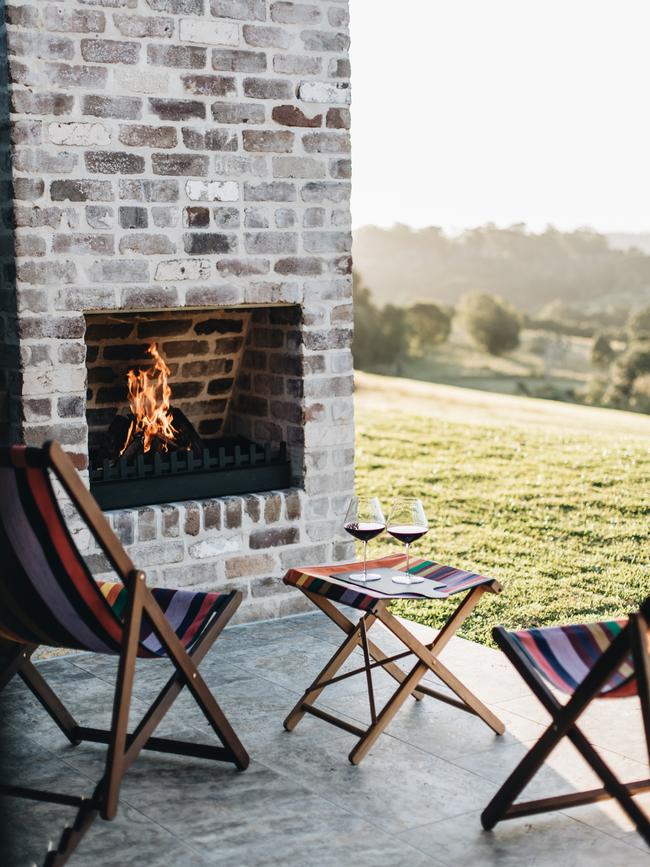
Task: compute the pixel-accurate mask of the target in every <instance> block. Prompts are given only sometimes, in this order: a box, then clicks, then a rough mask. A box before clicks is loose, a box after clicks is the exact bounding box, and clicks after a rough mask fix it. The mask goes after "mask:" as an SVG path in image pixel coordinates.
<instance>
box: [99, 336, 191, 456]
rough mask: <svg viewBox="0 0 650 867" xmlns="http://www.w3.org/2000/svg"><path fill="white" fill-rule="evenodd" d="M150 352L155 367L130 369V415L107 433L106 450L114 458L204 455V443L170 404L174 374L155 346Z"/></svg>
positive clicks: (119, 419) (116, 421)
mask: <svg viewBox="0 0 650 867" xmlns="http://www.w3.org/2000/svg"><path fill="white" fill-rule="evenodd" d="M147 352H148V353H149V355H151V356H152V358H153V359H154V364H153V365H152V366H151V367H149V368H147V369H146V370H142V369H141V370H139V371H138V372H137V373H136V372H135V371H134V370H129V372H128V374H127V380H128V388H129V405H130V408H131V412H130V413H129V414H128V416H123V415H116V416H115V418H114V419H113V421H112V422H111V424H110V427H109V429H108V432H107V434H106V450H107V452H108V454H109V455H110V457H111V459H113V460H117V458H118V457H126V458H132V457H135V456H136V455H138V454H140V453H143V454H146V453H147V452H152V453H155V452H168V451H170V450H180V451H191V452H192V454H193V455H194V456H195V457H200V456H201V455H202V453H203V442H202V441H201V437H200V436H199V435H198V433H197V432H196V430H195V429H194V426H193V425H192V423H191V422H190V420H189V419H188V418H187V416H186V415H185V413H183V412H181V410H180V409H177V408H176V407H172V406H171V404H170V399H171V388H170V386H169V382H168V377H169V374H170V373H171V371H170V369H169V367H168V366H167V364H166V362H165V360H164V359H163V357H162V356H161V355H160V353H159V351H158V347H157V345H156V344H155V343H152V344H151V345H150V346H149V347H148V349H147Z"/></svg>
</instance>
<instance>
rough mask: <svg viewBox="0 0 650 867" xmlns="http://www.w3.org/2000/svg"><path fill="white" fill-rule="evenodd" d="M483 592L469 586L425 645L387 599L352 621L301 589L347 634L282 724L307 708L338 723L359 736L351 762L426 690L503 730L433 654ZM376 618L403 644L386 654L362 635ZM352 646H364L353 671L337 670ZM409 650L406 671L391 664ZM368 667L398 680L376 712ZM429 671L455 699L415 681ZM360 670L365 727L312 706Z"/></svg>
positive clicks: (295, 719) (288, 724)
mask: <svg viewBox="0 0 650 867" xmlns="http://www.w3.org/2000/svg"><path fill="white" fill-rule="evenodd" d="M483 592H485V588H484V587H482V586H480V587H476V588H473V589H472V590H470V591H469V593H467V595H466V596H465V598H464V599H463V601H462V602H461V603H460V604H459V605H458V607H457V608H456V610H455V611H454V613H453V614H452V615H451V616H450V617H449V618H448V620H447V622H446V623H445V625H444V627H443V628H442V629H441V630H440V632H439V633H438V635H437V636H436V638H435V640H434V641H432V642H431V644H430V645H424V644H422V643H421V642H420V641H418V640H417V639H416V638H415V636H414V635H412V634H411V632H409V630H408V629H407V627H406V626H404V624H403V623H402V622H401V621H400V620H399V619H398V618H396V617H394V616H393V615H392V614H391V613H390V612H389V611H388V608H387V604H388V603H387V601H384V600H381V601H379V602H378V603H377V604H376V605H375V606H374V607H373V609H372V610H371V611H367V612H365V613H364V614H362V616H361V618H360V619H359V621H358V622H357V623H356V624H355V623H353V622H352V621H351V620H349V619H348V618H347V617H346V616H345V615H344V614H343V613H342V612H341V611H340V610H339V609H338V608H337V607H336V606H335V605H333V603H332V602H331V601H330V600H328V599H326V598H325V597H323V596H319V595H317V594H315V593H310V592H309V591H307V590H303V593H305V595H306V596H307V597H308V598H309V599H310V600H311V601H312V602H313V603H314V604H315V605H316V606H317V607H318V608H320V609H321V610H322V611H323V612H324V613H325V614H326V615H327V616H328V617H329V618H330V619H331V620H332V621H333V622H334V623H336V625H337V626H339V628H340V629H342V630H343V632H345V633H346V638H345V640H344V641H343V643H342V644H341V646H340V647H339V648H338V649H337V650H336V651H335V653H334V654H333V655H332V657H331V658H330V659H329V660H328V662H327V663H326V664H325V666H324V668H323V669H322V671H320V672H319V674H318V676H317V677H316V678H315V680H314V681H313V683H312V684H311V685H310V686H309V687H307V689H306V690H305V692H304V693H303V695H302V697H301V698H300V700H299V701H298V702H297V703H296V705H295V706H294V708H293V709H292V710H291V712H290V713H289V715H288V716H287V718H286V719H285V721H284V726H285V728H286V729H287V730H288V731H291V730H292V729H294V728H295V727H296V725H297V724H298V722H299V721H300V720H301V719H302V717H303V716H304V714H305V713H310V714H312V715H314V716H317V717H319V718H321V719H323V720H325V721H326V722H329V723H332V724H333V725H337V726H339V727H340V728H343V729H345V730H346V731H349V732H351V733H352V734H355V735H357V736H358V738H359V741H358V743H357V744H356V745H355V747H354V748H353V749H352V751H351V752H350V755H349V759H350V761H351V762H352V763H353V764H358V763H359V762H360V761H361V760H362V759H363V758H364V756H365V755H367V753H368V751H369V750H370V749H371V747H372V745H373V744H374V743H375V741H376V740H377V738H378V737H379V735H380V734H381V733H382V732H383V731H384V730H385V728H386V726H387V725H388V724H389V723H390V721H391V720H392V719H393V717H394V716H395V714H396V713H397V712H398V710H399V709H400V707H401V706H402V705H403V704H404V702H405V701H406V699H407V698H408V697H409V696H413V697H414V698H416V699H418V700H419V699H421V698H423V696H425V695H428V696H431V697H433V698H437V699H439V700H441V701H445V702H447V703H449V704H452V705H454V706H455V707H459V708H461V709H462V710H465V711H467V712H469V713H473V714H476V715H477V716H479V717H481V719H483V720H484V722H486V723H487V724H488V725H489V726H490V727H491V728H492V729H494V731H495V732H496V733H497V734H502V733H503V731H504V730H505V728H504V726H503V723H502V722H501V721H500V720H499V719H497V717H496V716H495V715H494V714H493V713H492V712H491V711H490V710H489V708H487V707H486V706H485V705H484V704H483V703H482V702H480V701H479V699H478V698H476V696H474V695H473V694H472V693H471V692H470V691H469V690H468V689H467V688H466V687H465V686H464V685H463V684H462V683H461V682H460V681H459V680H458V678H456V677H455V676H454V675H453V674H452V673H451V672H450V671H449V670H448V669H447V668H446V667H445V666H443V665H442V664H441V663H440V662H439V660H438V658H437V657H438V655H439V654H440V653H441V652H442V650H443V649H444V647H445V646H446V644H447V643H448V642H449V640H450V639H451V638H452V637H453V635H454V634H455V633H456V632H457V630H458V629H459V627H460V626H461V625H462V623H463V622H464V621H465V620H466V618H467V617H468V616H469V615H470V614H471V612H472V611H473V609H474V608H475V606H476V605H477V603H478V601H479V600H480V598H481V596H482V595H483ZM375 623H382V624H383V625H384V626H385V627H386V628H387V629H388V630H389V631H390V632H391V633H392V634H393V635H395V637H396V638H397V639H399V641H400V642H401V643H402V644H403V645H404V646H405V648H406V650H405V651H404V652H402V653H398V654H395V656H392V657H391V656H387V655H386V654H385V653H384V652H383V651H382V650H381V649H380V648H379V647H377V645H375V644H374V643H373V642H372V641H371V640H370V639H369V638H368V636H367V633H368V631H369V629H370V628H371V627H372V626H373V625H374V624H375ZM357 646H361V648H362V650H363V653H364V665H363V666H362V667H360V668H358V669H354V670H353V671H348V672H345V673H344V674H339V675H337V672H338V671H339V669H340V668H341V666H342V665H343V664H344V663H345V662H346V660H347V659H348V658H349V656H350V655H351V653H352V652H353V651H354V649H355V648H356V647H357ZM410 655H415V657H416V663H415V665H414V666H413V667H412V668H411V670H410V671H408V672H405V671H403V670H402V669H401V668H400V667H399V666H398V665H396V663H395V660H396V659H401V658H404V657H406V656H410ZM371 660H372V662H371ZM373 668H383V669H384V670H385V671H386V672H387V673H388V674H389V675H390V676H391V677H393V679H394V680H396V681H397V683H398V684H399V686H398V688H397V690H396V691H395V693H394V694H393V695H392V696H391V698H390V699H389V700H388V702H387V703H386V704H385V705H384V707H383V708H382V709H381V710H380V711H379V713H377V712H376V709H375V705H374V691H373V689H372V680H371V671H372V669H373ZM429 671H431V672H433V673H434V674H435V675H436V676H437V677H438V678H439V679H440V680H441V681H442V682H443V683H445V684H446V685H447V686H448V687H449V688H450V689H451V690H452V691H453V692H454V693H455V695H456V696H457V698H456V699H454V698H452V697H451V696H449V695H446V694H444V693H441V692H437V691H435V690H432V689H430V688H429V687H427V686H424V685H422V684H421V683H420V681H421V680H422V678H423V677H424V676H425V675H426V674H427V672H429ZM360 673H365V676H366V679H367V685H368V699H369V704H370V716H371V723H370V725H369V726H368V728H366V729H365V730H364V729H361V728H359V727H358V726H354V725H352V724H350V723H348V722H347V721H345V720H341V719H339V718H338V717H335V716H334V715H333V714H330V713H327V712H325V711H323V710H321V709H320V708H317V707H315V706H314V702H315V701H316V699H317V698H318V697H319V695H320V694H321V693H322V692H323V690H324V689H326V688H327V687H328V686H329V685H331V684H333V683H336V682H338V681H341V680H343V679H345V678H347V677H351V676H353V675H355V674H360Z"/></svg>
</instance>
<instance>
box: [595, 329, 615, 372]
mask: <svg viewBox="0 0 650 867" xmlns="http://www.w3.org/2000/svg"><path fill="white" fill-rule="evenodd" d="M615 357H616V353H615V352H614V350H613V349H612V344H611V343H610V342H609V340H608V339H607V337H606V336H605V335H604V334H598V335H596V337H595V338H594V342H593V344H592V346H591V361H592V364H594V365H595V366H596V367H601V368H606V367H609V365H610V364H611V363H612V361H613V360H614V358H615Z"/></svg>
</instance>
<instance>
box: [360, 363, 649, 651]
mask: <svg viewBox="0 0 650 867" xmlns="http://www.w3.org/2000/svg"><path fill="white" fill-rule="evenodd" d="M356 381H357V392H356V398H355V400H356V425H357V455H356V460H357V489H358V492H359V493H364V494H369V493H372V494H376V495H377V496H379V497H380V499H381V501H382V503H383V504H384V506H385V507H386V508H387V507H388V505H389V502H390V499H391V497H393V496H399V495H404V496H418V497H420V498H421V499H422V500H423V502H424V504H425V509H426V512H427V515H428V517H429V520H430V524H431V529H430V531H429V534H428V536H425V537H424V539H423V540H422V541H420V542H419V543H416V545H414V553H415V554H419V555H422V556H429V557H431V558H432V559H434V560H437V561H438V562H441V563H448V564H453V565H454V566H460V567H464V568H469V569H473V570H476V571H481V572H484V573H486V574H488V575H493V576H494V577H496V578H498V579H499V580H500V581H501V582H502V583H503V586H504V592H503V593H502V594H501V595H500V596H496V597H492V596H486V597H484V600H482V602H481V604H480V605H479V606H478V608H477V609H476V611H475V613H474V614H473V615H472V617H471V618H470V620H469V621H468V622H467V623H466V625H465V627H464V629H463V631H462V632H461V633H460V634H462V635H464V636H465V637H466V638H471V639H474V640H476V641H480V642H483V643H486V644H489V643H491V637H490V629H491V627H492V626H494V625H495V624H497V623H502V624H505V625H507V626H509V627H523V626H532V625H537V626H539V625H543V624H551V623H562V622H570V621H580V620H590V619H597V618H603V617H610V616H615V615H625V614H626V613H627V612H628V611H630V610H631V609H633V608H635V607H636V606H637V605H638V603H639V601H640V600H641V599H642V598H644V597H645V596H646V595H647V594H648V593H650V572H649V570H648V565H647V564H648V553H649V550H650V546H649V543H648V531H649V526H648V521H649V518H650V448H649V447H650V417H647V416H642V415H636V414H632V413H626V412H618V411H615V410H604V409H596V408H591V407H582V406H576V405H572V404H562V403H556V402H552V401H540V400H534V399H531V398H524V397H514V396H511V395H502V394H489V393H487V392H479V391H473V390H471V389H463V388H456V387H452V386H444V385H435V384H431V383H422V382H414V381H411V380H405V379H394V378H390V377H380V376H374V375H370V374H363V373H358V374H357V376H356ZM396 546H397V543H395V542H394V541H393V540H392V539H391V537H389V536H388V534H383V535H382V536H381V537H380V538H379V539H378V540H377V541H376V542H371V543H370V546H369V551H370V553H371V555H379V554H381V553H384V554H385V553H389V552H390V551H394V550H395V548H396ZM454 604H455V603H454ZM452 607H453V606H452V605H450V604H449V603H440V602H433V603H430V602H417V603H412V602H404V603H399V604H398V605H396V607H395V610H396V611H397V613H400V614H404V615H405V616H408V617H410V618H412V619H414V620H418V621H420V622H422V623H427V624H430V625H432V626H439V625H440V624H441V623H442V622H443V620H444V618H445V616H446V614H447V613H448V612H449V611H450V610H451V608H452Z"/></svg>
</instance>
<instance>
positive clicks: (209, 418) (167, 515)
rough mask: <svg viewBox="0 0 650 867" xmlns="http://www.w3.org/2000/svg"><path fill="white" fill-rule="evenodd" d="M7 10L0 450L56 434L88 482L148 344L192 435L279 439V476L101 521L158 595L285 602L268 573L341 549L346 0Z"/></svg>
mask: <svg viewBox="0 0 650 867" xmlns="http://www.w3.org/2000/svg"><path fill="white" fill-rule="evenodd" d="M6 12H7V22H8V24H7V30H6V34H5V38H6V43H7V51H6V53H7V63H6V65H5V69H4V70H3V74H4V75H7V74H8V77H9V92H10V108H9V113H8V117H7V120H8V123H5V124H3V125H2V127H3V132H2V134H3V139H2V148H3V152H6V153H9V154H10V158H11V163H10V164H9V162H8V161H6V162H5V163H3V171H4V177H3V182H4V185H5V189H6V190H7V195H6V196H5V197H4V198H5V201H8V202H9V203H10V204H9V205H7V206H5V209H4V214H3V217H4V219H3V233H4V239H5V243H4V244H3V255H4V256H5V259H4V261H3V286H2V297H3V305H2V328H3V335H4V340H3V355H2V358H3V370H2V380H1V381H0V386H1V392H2V394H0V398H2V400H1V402H0V414H1V416H2V418H1V421H2V423H3V428H4V431H5V439H10V440H13V441H24V442H27V443H30V444H39V445H40V444H41V443H42V442H44V441H45V440H47V439H51V438H54V439H57V440H59V441H60V442H61V443H62V444H63V445H64V447H65V448H66V449H67V450H68V451H69V452H70V453H71V454H72V456H73V458H74V461H75V463H76V465H77V467H78V468H79V469H80V470H81V471H82V473H84V475H85V477H86V478H87V479H88V473H89V455H91V454H92V453H93V451H94V450H96V449H97V448H98V447H99V445H98V444H100V443H101V442H102V438H103V437H105V436H106V431H107V429H108V427H109V425H110V423H111V419H112V417H113V416H114V414H115V413H116V412H119V411H125V407H126V411H128V404H127V400H126V394H125V376H126V372H127V370H128V369H131V368H133V367H136V368H137V367H138V366H139V365H143V364H146V363H147V362H146V347H147V345H148V344H149V343H150V342H152V341H155V342H156V343H157V345H158V346H159V347H160V351H161V352H162V354H163V355H164V357H165V359H166V362H167V364H168V366H169V369H170V371H171V375H170V383H171V387H172V400H173V401H174V403H175V404H176V405H177V406H178V408H179V409H181V410H182V412H183V413H184V414H185V415H186V416H187V417H188V418H190V419H191V421H192V424H193V425H194V427H195V428H196V430H197V431H198V433H199V434H200V436H201V437H202V438H205V439H206V440H208V441H210V442H212V441H219V440H220V438H227V437H231V438H232V437H235V438H242V441H245V442H246V443H252V444H254V445H258V446H259V447H260V448H262V449H264V448H266V449H267V451H268V450H270V449H276V448H277V449H280V447H282V449H283V452H282V453H283V454H284V455H286V461H287V463H288V471H287V472H288V474H287V482H286V485H284V486H283V487H282V488H280V489H272V490H265V489H252V490H250V491H247V492H241V493H237V494H231V495H227V496H219V495H216V496H209V497H202V498H193V499H191V500H189V501H183V502H176V501H169V502H151V503H148V502H147V503H143V504H142V505H138V506H133V507H129V508H121V509H116V510H112V511H110V512H109V513H108V514H109V516H110V520H111V522H112V525H113V526H114V528H115V530H116V532H117V533H118V535H119V536H120V537H121V538H122V540H123V541H124V542H125V543H126V544H127V545H128V546H129V547H130V548H131V550H132V555H133V557H134V560H135V561H136V562H137V563H138V564H139V565H142V566H143V568H145V569H146V570H147V572H148V574H149V577H150V581H151V582H156V583H160V584H163V585H176V586H192V587H197V588H198V587H201V588H206V587H222V586H232V587H235V586H236V587H240V588H242V589H243V590H244V592H245V602H244V605H243V606H242V608H241V609H240V612H241V616H242V617H243V618H248V619H254V618H260V617H268V616H276V615H279V614H283V613H287V612H289V611H293V610H298V606H299V605H300V599H299V598H297V597H296V596H294V595H293V594H292V593H290V592H287V591H286V588H284V586H283V585H282V584H281V582H280V581H279V578H280V576H281V575H282V573H283V572H284V571H285V570H286V569H287V568H288V567H290V566H292V565H294V564H297V563H299V562H306V561H311V562H316V561H325V560H337V559H341V558H344V557H348V556H350V555H351V553H352V552H351V544H350V542H349V541H347V540H346V539H345V538H344V537H343V536H344V534H343V532H342V529H341V523H342V521H341V516H342V514H343V511H344V505H345V501H346V500H347V498H348V497H349V495H350V493H351V490H352V486H353V433H354V431H353V412H352V359H351V353H350V339H351V325H352V305H351V279H350V272H351V259H350V243H351V240H350V231H349V226H350V214H349V193H350V182H349V178H350V160H349V132H348V130H349V125H350V118H349V109H348V104H349V94H350V90H349V61H348V54H347V52H348V42H349V40H348V35H347V0H327V2H325V0H323V2H313V3H291V2H271V0H59V2H56V3H55V2H52V3H50V2H47V0H38V2H36V0H32V2H18V0H11V2H7V4H6ZM8 251H9V252H8ZM247 447H248V446H246V447H245V448H247ZM245 448H244V451H245ZM252 448H253V446H251V449H252ZM253 488H255V486H254V485H253ZM69 520H70V524H71V527H72V529H73V531H74V532H75V533H76V535H77V538H78V541H79V543H80V545H81V546H82V548H83V549H84V550H85V551H86V552H87V554H88V558H89V562H90V563H91V566H92V568H93V569H94V571H95V572H96V573H97V574H101V573H103V572H104V571H105V570H106V564H105V563H104V562H103V558H102V557H101V556H100V554H99V553H98V552H97V551H96V550H94V549H93V547H92V543H91V540H90V538H89V537H88V534H87V533H86V532H85V531H83V530H82V529H81V528H80V526H79V524H78V521H77V520H76V518H75V516H74V515H73V514H70V516H69Z"/></svg>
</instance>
